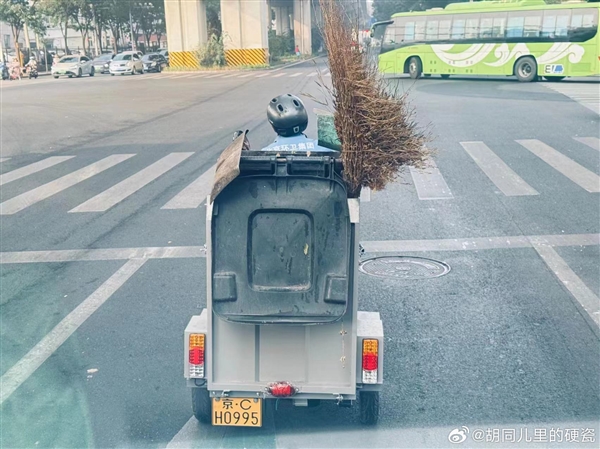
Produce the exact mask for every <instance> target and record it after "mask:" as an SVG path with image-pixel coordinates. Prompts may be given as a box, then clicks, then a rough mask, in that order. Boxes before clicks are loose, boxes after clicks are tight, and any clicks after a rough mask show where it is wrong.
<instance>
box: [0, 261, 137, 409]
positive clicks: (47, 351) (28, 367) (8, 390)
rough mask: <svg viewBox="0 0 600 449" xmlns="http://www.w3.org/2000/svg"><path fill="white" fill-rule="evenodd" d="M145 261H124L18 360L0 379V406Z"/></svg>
mask: <svg viewBox="0 0 600 449" xmlns="http://www.w3.org/2000/svg"><path fill="white" fill-rule="evenodd" d="M145 262H146V260H145V259H131V260H129V261H127V262H126V263H125V264H124V265H123V266H122V267H121V268H119V269H118V270H117V271H116V272H115V274H113V275H112V276H111V277H110V278H108V279H107V280H106V281H105V282H104V283H103V284H102V285H101V286H100V287H99V288H98V289H97V290H96V291H95V292H94V293H92V294H91V295H90V296H88V297H87V298H86V299H85V300H84V301H83V302H82V303H81V304H79V305H78V306H77V307H76V308H75V309H74V310H73V311H71V313H69V314H68V315H67V316H66V317H64V318H63V319H62V321H61V322H60V323H58V324H57V325H56V327H54V329H52V330H51V331H50V332H49V333H48V334H47V335H46V336H45V337H44V338H42V339H41V340H40V341H39V343H38V344H36V345H35V346H34V347H33V348H32V349H31V350H30V351H29V352H28V353H27V354H26V355H25V356H24V357H23V358H22V359H21V360H19V361H18V362H17V363H16V364H15V365H14V366H13V367H11V368H10V369H9V370H8V371H6V372H5V373H4V375H3V376H2V378H1V379H0V384H1V385H2V391H1V392H0V404H2V403H3V402H4V401H5V400H6V399H8V398H9V397H10V395H11V394H13V393H14V391H15V390H16V389H17V388H19V387H20V386H21V384H23V382H25V381H26V380H27V379H28V378H29V377H30V376H31V375H32V374H33V373H34V372H35V371H36V370H37V369H38V368H39V367H40V366H41V365H42V364H43V363H44V362H45V361H46V360H47V359H48V357H50V356H51V355H52V354H53V353H54V352H55V351H56V350H57V349H58V348H60V347H61V345H62V344H63V343H64V342H65V341H66V340H67V339H68V338H69V337H70V336H71V335H72V334H73V333H74V332H75V331H76V330H77V329H79V327H80V326H81V325H82V324H83V323H84V322H85V321H86V320H87V319H88V318H89V317H90V316H92V314H93V313H94V312H95V311H96V310H98V309H99V308H100V306H102V304H104V303H105V302H106V301H107V300H108V298H110V297H111V296H112V295H113V294H114V293H115V292H116V291H117V290H118V289H119V288H120V287H121V286H123V284H124V283H125V282H127V280H129V278H131V276H133V275H134V274H135V272H136V271H137V270H139V269H140V268H141V267H142V265H144V263H145Z"/></svg>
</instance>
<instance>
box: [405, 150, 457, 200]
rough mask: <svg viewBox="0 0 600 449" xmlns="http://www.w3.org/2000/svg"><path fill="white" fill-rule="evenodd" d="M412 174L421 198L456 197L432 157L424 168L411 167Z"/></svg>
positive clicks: (448, 198) (443, 198) (441, 198)
mask: <svg viewBox="0 0 600 449" xmlns="http://www.w3.org/2000/svg"><path fill="white" fill-rule="evenodd" d="M410 175H411V176H412V180H413V183H414V184H415V188H416V189H417V195H418V197H419V199H420V200H451V199H452V198H454V195H452V192H451V191H450V188H449V187H448V184H446V180H445V179H444V177H443V176H442V174H441V172H440V170H439V169H438V168H437V165H436V163H435V162H434V161H433V160H432V159H430V160H429V161H427V163H426V167H425V168H424V169H422V170H418V169H416V168H414V167H410Z"/></svg>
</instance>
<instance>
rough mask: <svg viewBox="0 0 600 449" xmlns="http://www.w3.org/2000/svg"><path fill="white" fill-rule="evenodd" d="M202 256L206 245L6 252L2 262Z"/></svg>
mask: <svg viewBox="0 0 600 449" xmlns="http://www.w3.org/2000/svg"><path fill="white" fill-rule="evenodd" d="M200 257H206V249H205V248H204V246H166V247H160V246H159V247H148V248H105V249H66V250H55V251H15V252H4V253H0V264H21V263H49V262H84V261H85V262H90V261H100V260H129V259H196V258H200Z"/></svg>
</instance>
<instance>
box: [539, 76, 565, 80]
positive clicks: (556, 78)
mask: <svg viewBox="0 0 600 449" xmlns="http://www.w3.org/2000/svg"><path fill="white" fill-rule="evenodd" d="M544 78H545V79H546V81H562V80H564V79H565V77H564V76H545V77H544Z"/></svg>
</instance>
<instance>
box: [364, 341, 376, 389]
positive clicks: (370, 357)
mask: <svg viewBox="0 0 600 449" xmlns="http://www.w3.org/2000/svg"><path fill="white" fill-rule="evenodd" d="M362 346H363V348H362V349H363V350H362V381H363V383H365V384H376V383H377V368H378V366H379V340H375V339H364V340H363V345H362Z"/></svg>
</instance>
